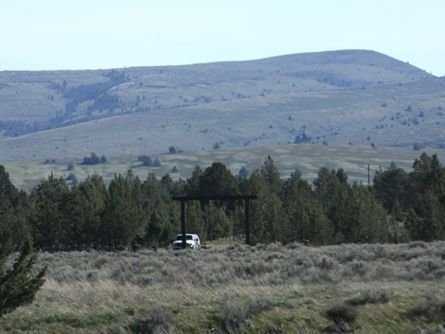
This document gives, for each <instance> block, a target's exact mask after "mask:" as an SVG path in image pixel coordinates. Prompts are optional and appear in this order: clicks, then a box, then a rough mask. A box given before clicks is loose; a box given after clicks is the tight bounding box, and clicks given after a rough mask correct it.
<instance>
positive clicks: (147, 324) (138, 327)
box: [130, 307, 173, 334]
mask: <svg viewBox="0 0 445 334" xmlns="http://www.w3.org/2000/svg"><path fill="white" fill-rule="evenodd" d="M140 318H141V317H140ZM172 318H173V314H172V313H171V312H170V311H169V310H168V309H166V308H165V307H156V308H152V309H150V310H149V311H148V312H147V314H145V315H143V318H142V319H138V320H136V321H135V322H134V323H133V324H132V325H131V326H130V329H131V332H132V333H138V334H156V333H172V324H171V322H172Z"/></svg>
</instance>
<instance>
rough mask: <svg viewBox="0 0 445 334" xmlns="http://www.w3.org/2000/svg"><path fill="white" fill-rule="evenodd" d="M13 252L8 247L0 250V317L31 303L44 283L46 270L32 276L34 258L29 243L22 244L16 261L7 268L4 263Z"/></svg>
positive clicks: (10, 247)
mask: <svg viewBox="0 0 445 334" xmlns="http://www.w3.org/2000/svg"><path fill="white" fill-rule="evenodd" d="M13 251H14V247H12V246H9V245H2V247H1V248H0V316H2V315H4V314H6V313H9V312H12V311H13V310H15V309H16V308H17V307H19V306H21V305H25V304H29V303H31V302H32V301H33V300H34V296H35V294H36V292H37V291H38V290H39V288H40V287H41V286H42V285H43V283H44V276H45V271H46V269H43V270H41V271H40V272H39V273H37V275H32V269H33V266H34V264H35V262H36V256H35V255H34V254H32V247H31V243H30V242H29V241H28V242H26V243H25V244H24V246H23V247H22V249H21V252H20V254H19V257H18V258H17V260H15V261H14V262H13V264H12V266H11V267H10V268H7V267H9V266H6V263H7V262H8V259H9V257H10V255H11V254H12V252H13Z"/></svg>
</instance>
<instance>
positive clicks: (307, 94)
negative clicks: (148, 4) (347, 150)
mask: <svg viewBox="0 0 445 334" xmlns="http://www.w3.org/2000/svg"><path fill="white" fill-rule="evenodd" d="M124 71H125V73H126V75H127V76H128V78H129V79H128V80H129V81H127V82H124V83H119V84H116V85H115V86H113V87H112V88H110V89H109V90H108V91H107V92H108V94H111V95H114V96H117V97H119V99H120V101H121V108H118V109H116V110H114V111H110V110H102V111H101V110H92V111H88V110H87V109H88V106H90V105H91V104H92V103H93V100H87V101H84V102H82V103H81V104H79V105H78V107H77V110H76V112H74V113H72V114H65V115H64V117H66V118H67V119H66V120H65V121H73V120H77V121H82V122H81V123H79V124H76V125H70V126H63V127H62V128H59V129H51V130H46V131H40V132H38V133H35V134H28V135H24V136H21V137H18V138H8V139H6V140H5V139H2V140H0V157H2V158H0V159H2V160H5V159H19V160H27V159H35V160H44V159H46V158H57V159H61V158H65V157H73V156H75V157H82V156H84V155H86V154H89V153H90V152H91V151H95V152H97V153H98V154H105V155H107V156H116V155H126V154H141V153H149V154H158V153H162V152H165V151H166V150H167V148H168V147H169V146H170V145H177V146H180V147H181V148H182V149H183V150H187V151H193V150H199V149H201V148H202V147H204V148H206V149H208V148H210V147H212V146H213V144H214V143H215V142H216V141H218V142H224V143H223V146H226V147H239V146H241V145H244V144H245V143H247V144H249V145H259V144H276V143H287V142H289V141H290V142H293V141H294V139H295V136H296V135H298V134H299V133H300V132H301V131H302V129H303V127H304V126H306V130H305V131H306V133H307V134H309V135H310V136H311V137H312V139H313V140H314V141H315V142H318V143H321V142H322V141H323V140H327V141H328V142H329V143H331V144H332V143H337V144H348V143H349V142H351V143H354V144H370V142H371V141H372V142H374V144H376V145H378V146H383V145H385V146H398V145H401V146H410V145H412V144H413V143H421V144H425V145H428V146H433V145H438V144H439V143H441V142H442V141H443V140H444V139H445V133H444V132H443V126H442V125H441V124H442V123H443V122H444V118H445V116H444V115H443V113H442V115H440V114H439V113H440V112H442V111H441V110H439V109H437V108H439V107H440V108H442V107H444V106H445V95H444V94H443V88H444V85H445V81H444V80H443V78H439V79H438V78H433V77H432V76H430V75H428V74H427V73H425V72H423V71H420V70H419V69H417V68H415V67H413V66H411V65H408V64H405V63H402V62H399V61H397V60H394V59H392V58H389V57H386V56H384V55H381V54H378V53H375V52H369V51H357V50H355V51H354V50H352V51H339V52H326V53H315V54H297V55H289V56H282V57H275V58H269V59H263V60H257V61H249V62H227V63H211V64H197V65H188V66H170V67H168V66H167V67H141V68H129V69H125V70H124ZM107 73H109V71H99V70H98V71H56V72H2V73H0V87H2V88H0V120H1V121H8V120H22V121H23V120H29V121H42V120H48V119H49V118H51V117H54V116H55V115H56V114H57V113H62V114H63V112H64V107H65V104H66V103H67V102H69V99H68V98H67V97H64V94H65V93H66V92H68V91H69V90H70V89H73V88H76V87H79V86H81V85H86V84H92V83H98V82H104V81H107V80H108V79H107V77H106V76H105V75H106V74H107ZM63 80H66V81H67V87H66V89H65V91H64V90H63V89H62V90H61V88H60V87H61V85H62V82H63ZM2 85H3V86H2ZM5 85H6V86H5ZM54 87H58V89H55V88H54ZM51 97H52V98H53V99H54V100H51V99H50V98H51ZM98 97H99V96H98ZM383 104H385V107H382V105H383ZM408 105H410V106H412V111H411V112H406V111H405V109H406V107H407V106H408ZM137 110H139V111H142V112H136V111H137ZM421 112H423V113H424V116H423V117H422V118H419V120H418V123H419V124H418V125H416V126H413V125H411V126H408V125H402V124H401V123H402V122H404V121H405V123H406V122H408V123H410V122H412V120H413V118H415V117H416V116H417V115H418V114H420V113H421ZM397 113H401V115H400V119H394V120H391V117H393V116H395V115H396V114H397ZM88 119H93V120H90V121H87V120H88ZM97 119H99V120H97ZM437 122H439V124H436V123H437ZM56 123H57V122H56ZM63 124H64V123H61V125H63ZM382 125H383V126H384V128H380V126H382ZM376 126H379V128H376ZM363 128H365V130H363ZM110 133H111V134H112V135H111V136H110ZM368 136H369V137H370V138H371V141H368V140H366V138H367V137H368ZM317 137H318V138H317Z"/></svg>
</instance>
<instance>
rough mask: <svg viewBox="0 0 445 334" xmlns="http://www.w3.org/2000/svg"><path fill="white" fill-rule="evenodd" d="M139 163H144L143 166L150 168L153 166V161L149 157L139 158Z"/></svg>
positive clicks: (142, 156) (141, 156)
mask: <svg viewBox="0 0 445 334" xmlns="http://www.w3.org/2000/svg"><path fill="white" fill-rule="evenodd" d="M138 161H140V162H142V165H144V166H147V167H150V166H152V165H153V160H152V159H151V158H150V157H149V156H148V155H140V156H138Z"/></svg>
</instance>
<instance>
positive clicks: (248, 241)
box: [244, 198, 251, 245]
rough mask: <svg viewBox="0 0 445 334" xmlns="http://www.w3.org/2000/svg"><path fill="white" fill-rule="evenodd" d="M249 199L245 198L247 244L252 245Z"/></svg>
mask: <svg viewBox="0 0 445 334" xmlns="http://www.w3.org/2000/svg"><path fill="white" fill-rule="evenodd" d="M249 202H250V201H249V199H247V198H246V199H245V200H244V204H245V212H244V214H245V227H246V244H248V245H251V243H250V217H249Z"/></svg>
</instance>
